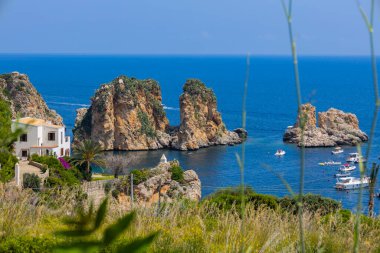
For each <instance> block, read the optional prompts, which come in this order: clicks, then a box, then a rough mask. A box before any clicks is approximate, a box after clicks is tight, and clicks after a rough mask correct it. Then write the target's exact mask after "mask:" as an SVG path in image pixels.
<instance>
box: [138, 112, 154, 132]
mask: <svg viewBox="0 0 380 253" xmlns="http://www.w3.org/2000/svg"><path fill="white" fill-rule="evenodd" d="M137 117H138V118H139V120H140V123H141V129H140V131H141V133H142V134H145V135H146V136H148V137H150V138H153V137H155V136H156V131H155V130H154V128H153V127H152V124H151V122H150V120H149V118H148V115H147V114H146V113H145V112H143V111H141V110H139V111H138V112H137Z"/></svg>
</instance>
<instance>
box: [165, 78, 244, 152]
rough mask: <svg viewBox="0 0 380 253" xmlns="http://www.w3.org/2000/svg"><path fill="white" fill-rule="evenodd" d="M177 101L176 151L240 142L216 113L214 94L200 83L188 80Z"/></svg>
mask: <svg viewBox="0 0 380 253" xmlns="http://www.w3.org/2000/svg"><path fill="white" fill-rule="evenodd" d="M179 101H180V112H181V124H180V126H179V129H178V132H177V133H176V136H175V137H174V138H173V141H172V146H173V147H174V148H175V149H180V150H188V149H199V148H202V147H208V146H212V145H225V144H236V143H241V142H242V138H240V137H239V135H238V133H236V132H230V131H228V130H227V129H226V126H225V125H224V123H223V121H222V116H221V115H220V113H219V112H218V111H217V104H216V97H215V94H214V92H213V91H212V90H211V89H209V88H207V87H206V86H205V85H204V83H202V82H201V81H199V80H195V79H191V80H188V81H187V82H186V83H185V85H184V86H183V94H182V95H181V96H180V99H179Z"/></svg>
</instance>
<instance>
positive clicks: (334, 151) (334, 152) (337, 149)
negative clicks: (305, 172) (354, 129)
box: [331, 147, 344, 155]
mask: <svg viewBox="0 0 380 253" xmlns="http://www.w3.org/2000/svg"><path fill="white" fill-rule="evenodd" d="M343 152H344V150H343V149H342V148H341V147H336V148H334V150H333V151H331V153H332V154H333V155H338V154H341V153H343Z"/></svg>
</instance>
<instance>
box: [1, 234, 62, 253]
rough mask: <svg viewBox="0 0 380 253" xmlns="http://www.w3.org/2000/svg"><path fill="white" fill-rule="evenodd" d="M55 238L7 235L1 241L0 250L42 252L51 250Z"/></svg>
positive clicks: (24, 252) (26, 252) (18, 252)
mask: <svg viewBox="0 0 380 253" xmlns="http://www.w3.org/2000/svg"><path fill="white" fill-rule="evenodd" d="M56 244H57V241H56V239H53V238H49V237H44V238H33V237H8V238H5V239H4V240H2V241H1V243H0V252H17V253H43V252H51V251H52V249H53V247H54V246H55V245H56Z"/></svg>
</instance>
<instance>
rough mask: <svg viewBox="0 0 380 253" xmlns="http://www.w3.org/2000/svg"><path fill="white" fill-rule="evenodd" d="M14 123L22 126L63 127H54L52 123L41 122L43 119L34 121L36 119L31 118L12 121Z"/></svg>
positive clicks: (55, 126) (56, 126)
mask: <svg viewBox="0 0 380 253" xmlns="http://www.w3.org/2000/svg"><path fill="white" fill-rule="evenodd" d="M14 122H18V123H20V124H24V125H31V126H46V127H52V128H61V127H63V126H58V125H54V124H53V123H51V122H49V121H46V120H43V119H36V118H31V117H25V118H21V119H19V120H14Z"/></svg>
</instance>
